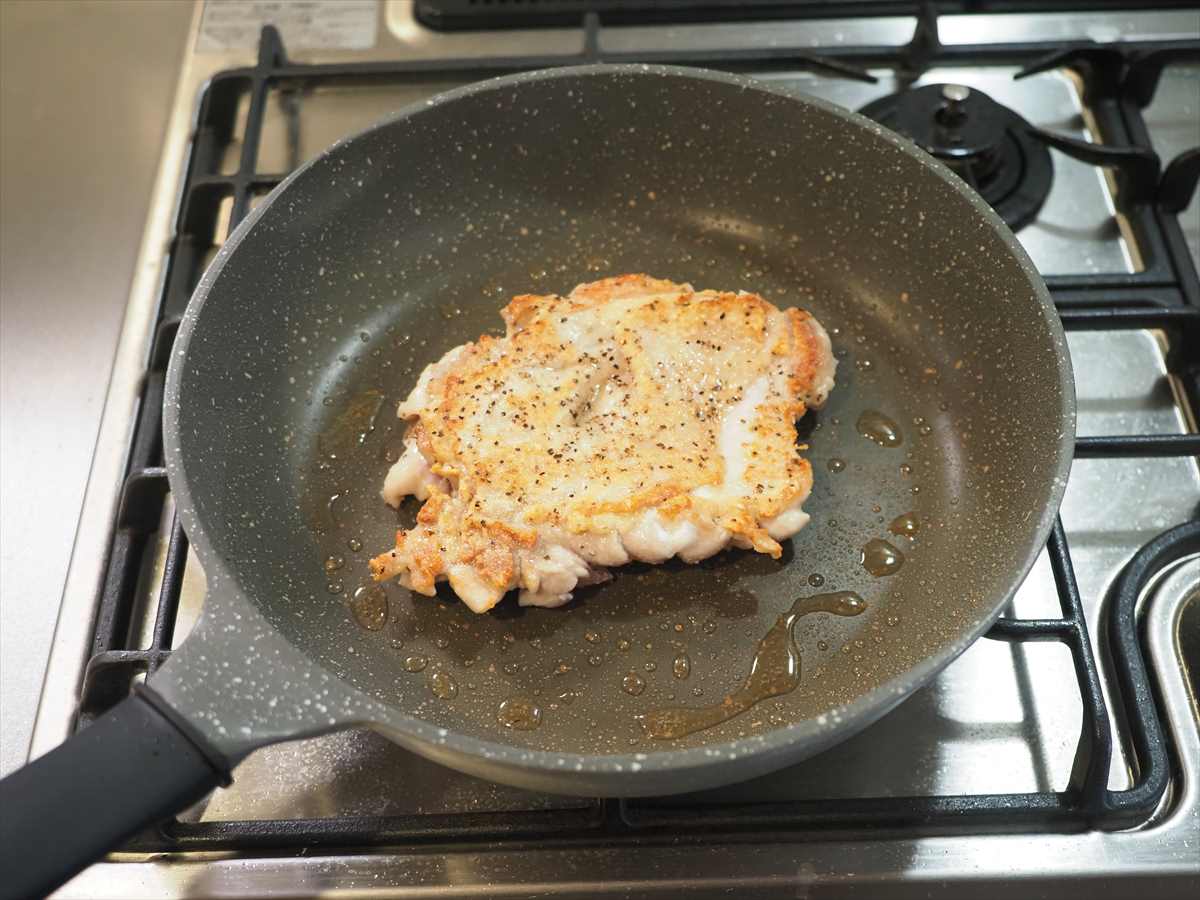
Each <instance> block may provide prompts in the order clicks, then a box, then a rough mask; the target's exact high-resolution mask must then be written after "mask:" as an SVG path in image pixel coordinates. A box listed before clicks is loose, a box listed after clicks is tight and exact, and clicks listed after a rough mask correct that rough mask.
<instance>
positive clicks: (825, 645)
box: [817, 641, 829, 650]
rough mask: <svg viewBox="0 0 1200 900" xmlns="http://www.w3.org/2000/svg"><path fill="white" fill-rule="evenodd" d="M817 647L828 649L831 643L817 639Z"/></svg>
mask: <svg viewBox="0 0 1200 900" xmlns="http://www.w3.org/2000/svg"><path fill="white" fill-rule="evenodd" d="M817 649H818V650H828V649H829V643H828V642H827V641H817Z"/></svg>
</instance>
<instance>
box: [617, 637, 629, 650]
mask: <svg viewBox="0 0 1200 900" xmlns="http://www.w3.org/2000/svg"><path fill="white" fill-rule="evenodd" d="M631 646H632V645H631V644H630V643H629V639H628V638H621V639H620V640H619V641H617V649H618V650H628V649H629V648H630V647H631Z"/></svg>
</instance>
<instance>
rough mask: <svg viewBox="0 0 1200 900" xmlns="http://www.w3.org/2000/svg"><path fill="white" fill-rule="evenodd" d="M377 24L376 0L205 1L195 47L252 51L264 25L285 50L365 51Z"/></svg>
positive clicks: (200, 50) (208, 50) (205, 50)
mask: <svg viewBox="0 0 1200 900" xmlns="http://www.w3.org/2000/svg"><path fill="white" fill-rule="evenodd" d="M378 24H379V0H205V3H204V15H203V17H202V18H201V20H200V37H199V39H198V40H197V41H196V52H198V53H222V52H224V51H226V50H252V49H254V48H255V47H257V46H258V36H259V32H261V31H262V27H263V26H264V25H274V26H275V27H276V28H278V29H279V33H280V35H282V37H283V46H284V47H285V48H287V49H288V50H367V49H369V48H371V47H374V46H375V35H376V29H377V28H378Z"/></svg>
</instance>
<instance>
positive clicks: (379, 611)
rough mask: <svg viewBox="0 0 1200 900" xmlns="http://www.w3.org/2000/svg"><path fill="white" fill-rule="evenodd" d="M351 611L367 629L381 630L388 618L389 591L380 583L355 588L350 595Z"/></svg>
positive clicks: (355, 619)
mask: <svg viewBox="0 0 1200 900" xmlns="http://www.w3.org/2000/svg"><path fill="white" fill-rule="evenodd" d="M350 612H351V614H353V616H354V621H355V622H357V623H358V624H359V625H360V626H361V627H363V628H365V629H367V631H379V630H380V629H382V628H383V626H384V625H386V624H387V620H388V596H387V591H385V590H384V589H383V586H382V585H378V584H364V585H361V586H359V587H357V588H355V589H354V593H353V594H352V595H351V597H350Z"/></svg>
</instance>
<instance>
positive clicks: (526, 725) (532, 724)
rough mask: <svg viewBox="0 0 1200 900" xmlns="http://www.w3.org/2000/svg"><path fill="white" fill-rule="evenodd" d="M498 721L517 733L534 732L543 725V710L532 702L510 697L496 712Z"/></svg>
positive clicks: (522, 698)
mask: <svg viewBox="0 0 1200 900" xmlns="http://www.w3.org/2000/svg"><path fill="white" fill-rule="evenodd" d="M496 721H497V722H499V723H500V724H501V725H503V726H504V727H505V728H513V729H515V730H517V731H533V729H535V728H537V727H538V726H539V725H541V724H542V710H541V707H539V706H538V705H537V704H536V703H534V702H533V701H532V700H526V699H525V698H524V697H510V698H508V699H507V700H505V701H503V702H502V703H501V704H500V706H499V708H498V709H497V710H496Z"/></svg>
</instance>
